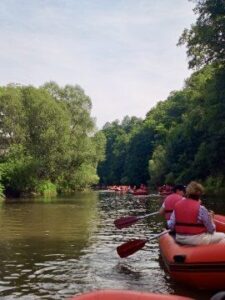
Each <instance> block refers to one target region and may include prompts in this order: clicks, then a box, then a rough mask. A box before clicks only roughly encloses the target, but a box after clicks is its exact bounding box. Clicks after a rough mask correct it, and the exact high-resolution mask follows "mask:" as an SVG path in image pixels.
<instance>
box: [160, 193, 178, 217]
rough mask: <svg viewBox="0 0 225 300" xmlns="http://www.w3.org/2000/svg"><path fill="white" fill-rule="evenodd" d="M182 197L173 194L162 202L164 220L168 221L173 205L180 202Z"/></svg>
mask: <svg viewBox="0 0 225 300" xmlns="http://www.w3.org/2000/svg"><path fill="white" fill-rule="evenodd" d="M182 198H183V197H182V196H181V195H179V194H176V193H173V194H171V195H169V196H167V197H166V199H165V200H164V207H165V217H166V220H169V219H170V216H171V214H172V212H173V210H174V207H175V205H176V204H177V202H178V201H180V200H181V199H182Z"/></svg>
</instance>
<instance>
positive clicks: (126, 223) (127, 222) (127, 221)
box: [114, 211, 159, 229]
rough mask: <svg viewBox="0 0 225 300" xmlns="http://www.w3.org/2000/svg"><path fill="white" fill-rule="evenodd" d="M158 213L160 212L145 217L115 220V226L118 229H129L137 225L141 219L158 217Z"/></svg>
mask: <svg viewBox="0 0 225 300" xmlns="http://www.w3.org/2000/svg"><path fill="white" fill-rule="evenodd" d="M158 213H159V212H158V211H156V212H153V213H150V214H147V215H144V216H128V217H122V218H119V219H117V220H115V221H114V224H115V226H116V228H118V229H122V228H125V227H129V226H131V225H133V224H134V223H136V222H137V221H139V220H141V219H144V218H147V217H149V216H153V215H157V214H158Z"/></svg>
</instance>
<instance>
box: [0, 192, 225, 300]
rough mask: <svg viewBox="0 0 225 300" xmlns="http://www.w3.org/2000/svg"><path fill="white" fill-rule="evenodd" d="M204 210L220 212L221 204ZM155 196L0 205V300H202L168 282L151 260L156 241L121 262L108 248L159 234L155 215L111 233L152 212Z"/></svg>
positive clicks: (98, 195) (89, 196) (95, 195)
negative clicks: (86, 296) (150, 297)
mask: <svg viewBox="0 0 225 300" xmlns="http://www.w3.org/2000/svg"><path fill="white" fill-rule="evenodd" d="M207 202H208V204H207V205H208V207H210V208H211V209H214V211H215V212H217V213H225V204H224V203H225V202H223V200H222V199H210V200H207ZM160 204H161V198H160V197H158V196H157V195H150V196H149V197H147V198H146V197H140V198H134V197H132V196H131V195H130V196H129V195H128V196H126V195H118V194H115V193H109V192H90V193H80V194H76V195H74V196H73V197H71V198H58V199H51V200H43V199H39V200H37V199H36V200H30V199H27V200H25V199H20V200H19V201H13V200H8V201H7V202H2V203H1V206H0V299H23V300H24V299H27V300H34V299H69V298H70V297H71V296H72V295H77V294H80V293H83V292H87V291H91V290H96V289H107V288H117V289H130V290H138V291H149V292H156V293H169V294H179V295H183V296H189V297H193V298H195V299H209V298H210V296H211V294H210V293H209V292H200V291H196V290H190V289H189V288H186V287H184V286H181V285H178V284H176V283H174V282H173V281H172V280H171V279H170V277H169V276H168V274H166V273H165V271H164V269H163V265H162V263H161V261H160V258H159V247H158V242H157V240H152V241H151V243H148V244H146V246H145V247H144V248H143V249H142V250H140V251H138V252H136V253H135V254H134V255H132V256H130V257H128V258H126V259H121V258H119V256H118V255H117V253H116V247H117V246H119V245H120V244H122V243H124V242H125V241H128V240H129V239H131V238H146V237H150V236H151V235H152V234H154V233H159V232H161V231H162V229H163V220H162V218H161V217H160V216H153V217H150V218H148V219H145V220H142V221H140V222H138V223H136V224H135V225H134V226H131V227H129V228H126V229H123V230H118V229H116V228H115V226H114V224H113V221H114V220H115V219H117V218H119V217H121V216H127V215H138V214H145V213H147V212H154V211H156V210H157V209H158V208H159V206H160Z"/></svg>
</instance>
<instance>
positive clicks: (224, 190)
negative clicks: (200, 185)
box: [204, 174, 225, 195]
mask: <svg viewBox="0 0 225 300" xmlns="http://www.w3.org/2000/svg"><path fill="white" fill-rule="evenodd" d="M224 184H225V178H224V175H222V174H221V175H218V176H216V177H213V176H209V177H208V178H207V179H206V180H205V182H204V185H205V187H206V192H207V194H217V195H219V194H222V195H224V194H225V187H224Z"/></svg>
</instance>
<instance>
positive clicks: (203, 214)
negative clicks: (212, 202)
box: [199, 205, 216, 233]
mask: <svg viewBox="0 0 225 300" xmlns="http://www.w3.org/2000/svg"><path fill="white" fill-rule="evenodd" d="M199 220H200V221H202V223H203V224H204V225H205V227H206V229H207V231H208V232H209V233H213V232H214V231H215V230H216V226H215V224H214V222H213V216H212V215H211V214H210V213H209V211H208V210H207V209H206V208H205V207H204V206H202V205H200V209H199Z"/></svg>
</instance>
